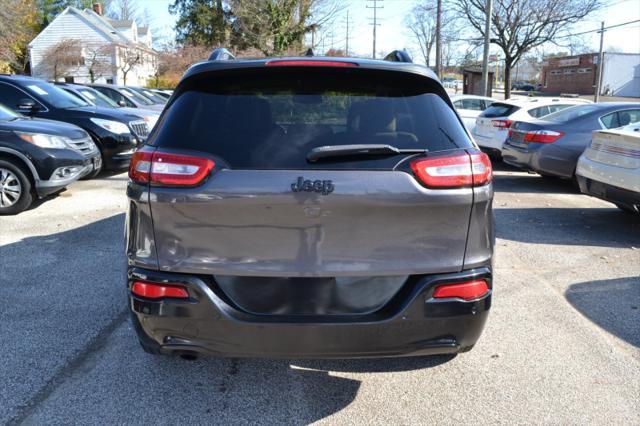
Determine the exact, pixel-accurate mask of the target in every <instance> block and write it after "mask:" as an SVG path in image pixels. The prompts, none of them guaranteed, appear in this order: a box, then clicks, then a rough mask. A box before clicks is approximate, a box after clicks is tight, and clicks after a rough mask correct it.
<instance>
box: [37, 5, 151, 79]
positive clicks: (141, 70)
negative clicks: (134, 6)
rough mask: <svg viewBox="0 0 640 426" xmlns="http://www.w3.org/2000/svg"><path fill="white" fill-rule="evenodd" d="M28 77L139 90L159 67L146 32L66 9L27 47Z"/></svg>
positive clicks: (95, 12) (98, 9)
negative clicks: (29, 68)
mask: <svg viewBox="0 0 640 426" xmlns="http://www.w3.org/2000/svg"><path fill="white" fill-rule="evenodd" d="M29 55H30V61H31V75H32V76H33V77H37V78H42V79H44V80H57V81H66V82H75V83H92V82H93V83H108V84H121V85H128V86H143V85H145V84H146V83H147V81H148V80H149V79H151V78H153V77H154V75H155V74H156V72H157V69H158V54H157V52H156V51H155V50H153V48H152V38H151V30H150V29H149V28H148V27H138V26H137V24H136V22H135V21H129V20H112V19H109V18H107V17H106V16H103V15H102V5H101V4H99V3H96V4H94V5H93V9H84V10H80V9H76V8H74V7H68V8H66V9H65V10H64V11H62V12H61V13H60V14H59V15H58V16H56V17H55V19H53V20H52V21H51V23H50V24H49V25H47V27H46V28H45V29H44V30H42V32H41V33H40V34H38V35H37V36H36V37H35V38H34V39H33V40H32V41H31V43H29Z"/></svg>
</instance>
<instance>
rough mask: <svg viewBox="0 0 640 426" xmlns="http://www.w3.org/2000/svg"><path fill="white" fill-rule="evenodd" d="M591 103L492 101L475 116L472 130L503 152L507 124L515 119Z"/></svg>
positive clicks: (481, 141)
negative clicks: (474, 124)
mask: <svg viewBox="0 0 640 426" xmlns="http://www.w3.org/2000/svg"><path fill="white" fill-rule="evenodd" d="M587 103H591V101H588V100H585V99H572V98H544V97H537V98H535V97H530V98H518V99H507V100H504V101H500V102H495V103H493V104H491V106H490V107H489V108H487V109H486V110H484V111H483V112H482V113H481V114H480V115H479V116H478V118H477V119H476V126H475V128H474V129H473V131H472V135H473V138H474V139H475V141H476V143H477V144H478V145H479V146H480V147H481V148H484V149H488V150H490V151H492V152H493V153H494V154H498V153H501V152H502V144H503V143H504V141H505V140H506V139H507V135H508V134H509V127H511V124H512V123H513V122H514V121H530V120H532V119H538V118H541V117H544V116H545V115H548V114H551V113H554V112H557V111H560V110H563V109H565V108H569V107H572V106H575V105H582V104H587Z"/></svg>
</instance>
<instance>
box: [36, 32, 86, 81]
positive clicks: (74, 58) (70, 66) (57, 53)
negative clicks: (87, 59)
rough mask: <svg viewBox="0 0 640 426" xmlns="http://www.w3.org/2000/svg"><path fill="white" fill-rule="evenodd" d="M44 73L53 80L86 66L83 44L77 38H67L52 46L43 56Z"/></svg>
mask: <svg viewBox="0 0 640 426" xmlns="http://www.w3.org/2000/svg"><path fill="white" fill-rule="evenodd" d="M40 63H41V66H42V71H43V72H44V73H45V74H47V75H48V76H50V77H51V78H52V79H53V80H58V79H59V78H60V77H62V76H63V75H64V74H67V73H69V72H73V71H76V70H77V69H78V68H79V67H80V66H81V65H83V64H84V57H83V56H82V43H81V41H80V40H78V39H75V38H67V39H63V40H61V41H59V42H58V43H56V44H54V45H52V46H50V47H49V48H48V49H47V50H45V52H44V53H43V55H42V60H41V62H40Z"/></svg>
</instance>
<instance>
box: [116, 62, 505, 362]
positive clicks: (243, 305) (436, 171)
mask: <svg viewBox="0 0 640 426" xmlns="http://www.w3.org/2000/svg"><path fill="white" fill-rule="evenodd" d="M215 55H217V53H215V54H214V57H215ZM223 56H228V55H223ZM390 56H391V55H390ZM397 56H398V55H395V57H397ZM381 82H384V90H380V87H381V86H380V84H381ZM212 111H215V114H212V113H211V112H212ZM213 140H215V141H216V143H211V141H213ZM129 173H130V174H129V176H130V182H129V186H128V191H127V194H128V196H129V204H128V205H129V211H128V219H127V220H126V223H127V225H126V226H127V230H126V233H127V236H128V243H127V247H128V249H127V255H128V262H129V267H128V268H129V270H128V290H129V298H130V305H129V306H130V307H131V309H132V313H133V317H132V318H133V324H134V328H135V330H136V331H137V333H138V336H139V340H140V342H141V345H142V347H143V348H144V349H145V350H146V351H148V352H151V353H167V354H168V353H174V354H182V355H185V356H192V355H194V354H213V355H217V356H232V357H235V356H252V357H254V356H259V357H321V358H325V357H367V356H369V357H378V356H401V355H424V354H434V353H457V352H463V351H467V350H469V349H471V348H472V347H473V345H474V344H475V342H476V341H477V339H478V338H479V336H480V333H481V331H482V328H483V326H484V323H485V320H486V318H487V315H488V311H489V308H490V305H491V289H492V281H491V276H492V275H491V258H492V252H493V244H494V232H493V227H492V226H493V225H492V210H491V203H492V198H493V190H492V185H491V162H490V161H489V159H488V157H487V156H486V155H485V154H483V153H481V152H480V151H479V150H478V149H477V148H475V145H474V143H473V141H472V140H471V139H470V138H469V136H468V134H467V132H466V131H465V130H464V128H463V126H462V124H461V123H460V120H459V119H458V117H457V115H456V114H455V111H454V109H453V106H452V104H451V103H450V100H449V97H448V96H447V93H446V92H445V90H444V88H443V87H442V85H441V84H440V83H439V82H438V79H437V77H436V76H435V75H434V74H433V72H431V71H430V70H429V69H428V68H426V67H424V66H420V65H414V64H410V63H397V62H390V61H375V60H373V61H372V60H364V59H352V58H324V57H316V58H314V57H310V58H309V57H304V58H298V57H295V58H277V59H271V58H268V59H251V60H242V61H235V60H219V61H216V60H210V61H207V62H203V63H199V64H196V65H193V66H192V67H191V68H189V70H188V71H187V73H186V75H185V76H184V77H183V78H182V80H181V82H180V83H179V85H178V87H177V88H176V91H175V93H174V95H173V97H172V98H171V101H170V103H169V104H168V105H167V108H166V110H165V111H164V112H163V116H162V118H161V120H160V121H159V122H158V126H157V127H156V129H154V131H153V132H152V135H151V138H150V139H149V140H148V141H147V144H146V145H145V146H144V147H143V148H141V149H140V150H138V151H137V152H136V154H135V155H134V158H133V160H132V163H131V167H130V169H129ZM425 212H428V214H425ZM151 217H153V221H151V220H150V219H149V218H151Z"/></svg>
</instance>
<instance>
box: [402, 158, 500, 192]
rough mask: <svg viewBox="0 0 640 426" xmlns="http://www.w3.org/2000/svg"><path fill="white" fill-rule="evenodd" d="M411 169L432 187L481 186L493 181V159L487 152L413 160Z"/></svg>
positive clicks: (424, 182)
mask: <svg viewBox="0 0 640 426" xmlns="http://www.w3.org/2000/svg"><path fill="white" fill-rule="evenodd" d="M410 164H411V169H412V170H413V173H414V174H415V175H416V177H417V178H418V179H419V180H420V181H421V182H422V183H423V184H425V185H426V186H428V187H430V188H461V187H465V186H481V185H484V184H486V183H488V182H490V181H491V177H492V168H491V160H490V159H489V157H488V156H487V154H485V153H483V152H481V153H477V154H471V155H469V154H467V153H462V154H456V155H451V156H446V157H433V158H429V157H425V158H418V159H416V160H413V161H412V162H411V163H410Z"/></svg>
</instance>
